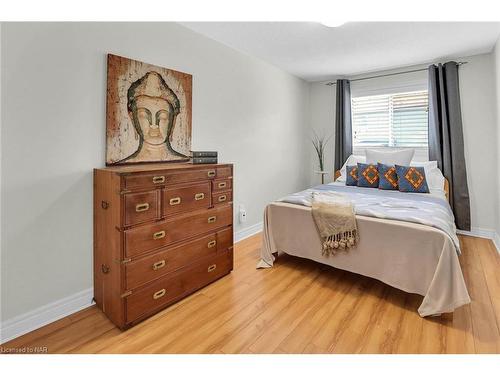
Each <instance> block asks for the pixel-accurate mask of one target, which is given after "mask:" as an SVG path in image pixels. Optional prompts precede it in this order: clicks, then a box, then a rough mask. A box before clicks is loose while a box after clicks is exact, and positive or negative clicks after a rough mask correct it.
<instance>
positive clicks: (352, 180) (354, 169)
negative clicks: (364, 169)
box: [345, 165, 358, 186]
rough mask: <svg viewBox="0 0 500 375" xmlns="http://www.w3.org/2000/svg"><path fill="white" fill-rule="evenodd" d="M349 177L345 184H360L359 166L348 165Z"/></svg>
mask: <svg viewBox="0 0 500 375" xmlns="http://www.w3.org/2000/svg"><path fill="white" fill-rule="evenodd" d="M346 171H347V178H346V181H345V184H346V185H347V186H358V166H357V165H348V166H346Z"/></svg>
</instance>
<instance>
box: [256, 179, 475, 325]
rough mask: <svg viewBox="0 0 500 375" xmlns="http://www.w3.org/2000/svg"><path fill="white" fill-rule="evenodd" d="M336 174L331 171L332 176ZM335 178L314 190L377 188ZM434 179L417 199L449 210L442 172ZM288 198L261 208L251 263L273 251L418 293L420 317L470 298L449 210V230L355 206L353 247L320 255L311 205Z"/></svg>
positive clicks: (270, 257) (267, 259) (265, 264)
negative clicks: (256, 254)
mask: <svg viewBox="0 0 500 375" xmlns="http://www.w3.org/2000/svg"><path fill="white" fill-rule="evenodd" d="M340 175H341V174H340V172H336V174H335V177H336V178H337V177H339V176H340ZM338 180H339V179H338V178H337V181H335V182H332V183H330V184H325V185H321V186H320V187H316V189H326V190H331V189H334V190H342V189H343V190H344V191H345V190H346V188H352V189H357V190H352V191H353V193H355V194H357V195H358V196H360V197H362V198H363V196H364V195H366V194H369V191H371V190H378V189H366V188H358V187H346V186H345V182H344V183H342V182H341V181H338ZM440 181H441V182H442V184H441V186H442V187H441V188H440V189H435V190H436V191H434V192H433V194H432V197H431V196H430V194H427V196H429V197H427V198H422V199H424V200H426V201H429V202H430V203H429V204H435V205H437V206H442V207H445V206H447V207H448V209H449V204H448V202H447V195H448V184H447V181H446V179H444V177H443V178H442V179H441V180H440ZM432 190H433V189H431V192H432ZM372 193H375V192H372ZM391 193H392V195H391V199H392V197H394V200H397V199H408V194H410V195H411V196H413V195H415V194H413V193H400V192H399V191H392V192H391ZM377 194H379V193H377ZM376 199H379V198H376ZM419 199H420V198H419ZM437 199H440V200H441V201H438V200H437ZM291 201H292V202H293V200H291ZM289 202H290V201H289ZM289 202H287V200H286V199H282V200H280V201H276V202H272V203H271V204H269V205H268V206H267V207H266V209H265V212H264V228H263V246H262V248H261V260H260V262H259V264H258V266H257V268H269V267H272V266H273V263H274V262H275V261H276V256H277V255H279V254H280V253H286V254H289V255H292V256H297V257H302V258H307V259H311V260H313V261H316V262H319V263H323V264H327V265H330V266H332V267H335V268H339V269H343V270H346V271H350V272H354V273H357V274H360V275H364V276H368V277H372V278H374V279H377V280H380V281H382V282H384V283H386V284H388V285H390V286H393V287H395V288H398V289H401V290H403V291H405V292H408V293H415V294H419V295H421V296H423V301H422V304H421V305H420V306H419V308H418V313H419V314H420V316H422V317H425V316H432V315H439V314H442V313H449V312H453V311H454V310H455V309H457V308H458V307H460V306H462V305H465V304H468V303H470V297H469V294H468V292H467V287H466V285H465V281H464V278H463V274H462V270H461V268H460V263H459V260H458V256H459V253H460V248H459V246H460V245H459V243H458V239H457V238H456V228H455V225H454V222H453V215H452V214H451V220H452V223H453V224H452V226H453V227H452V229H448V230H443V228H442V227H441V228H438V227H437V226H430V225H427V224H425V221H422V222H423V223H422V222H420V221H419V220H414V221H413V222H412V221H406V220H395V219H393V218H392V219H391V218H387V217H384V216H383V215H379V216H381V217H376V216H377V215H376V214H375V215H371V214H367V213H366V212H363V211H361V212H362V213H363V215H361V214H358V210H357V209H356V221H357V225H358V232H359V235H360V239H359V242H358V244H357V246H356V247H354V248H352V249H350V250H349V251H347V252H339V253H337V254H335V255H330V256H323V255H322V251H321V249H322V244H321V241H320V237H319V235H318V232H317V228H316V225H315V223H314V220H313V217H312V214H311V208H310V207H308V206H307V205H302V204H296V203H289ZM436 209H438V208H437V207H436ZM440 209H441V210H443V209H442V208H440ZM417 211H418V210H417ZM449 211H450V212H451V209H450V210H449Z"/></svg>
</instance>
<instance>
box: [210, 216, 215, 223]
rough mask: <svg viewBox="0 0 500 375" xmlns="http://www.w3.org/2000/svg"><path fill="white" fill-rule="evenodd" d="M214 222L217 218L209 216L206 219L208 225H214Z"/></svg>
mask: <svg viewBox="0 0 500 375" xmlns="http://www.w3.org/2000/svg"><path fill="white" fill-rule="evenodd" d="M215 220H217V216H210V217H209V218H208V222H209V223H215Z"/></svg>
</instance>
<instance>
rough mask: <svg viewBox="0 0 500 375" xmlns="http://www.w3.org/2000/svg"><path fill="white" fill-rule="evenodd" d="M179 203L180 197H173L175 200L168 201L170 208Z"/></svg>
mask: <svg viewBox="0 0 500 375" xmlns="http://www.w3.org/2000/svg"><path fill="white" fill-rule="evenodd" d="M180 203H181V197H175V198H172V199H170V205H171V206H175V205H176V204H180Z"/></svg>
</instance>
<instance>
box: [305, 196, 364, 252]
mask: <svg viewBox="0 0 500 375" xmlns="http://www.w3.org/2000/svg"><path fill="white" fill-rule="evenodd" d="M312 215H313V218H314V222H315V223H316V227H317V228H318V232H319V235H320V236H321V242H322V244H323V250H322V252H323V255H330V254H336V253H337V251H339V250H348V249H349V248H351V247H353V246H356V242H357V241H358V230H357V227H356V215H355V214H354V207H353V204H352V203H351V201H350V200H349V199H348V198H346V197H345V196H344V195H342V194H339V193H333V192H324V193H316V192H314V193H313V195H312Z"/></svg>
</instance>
